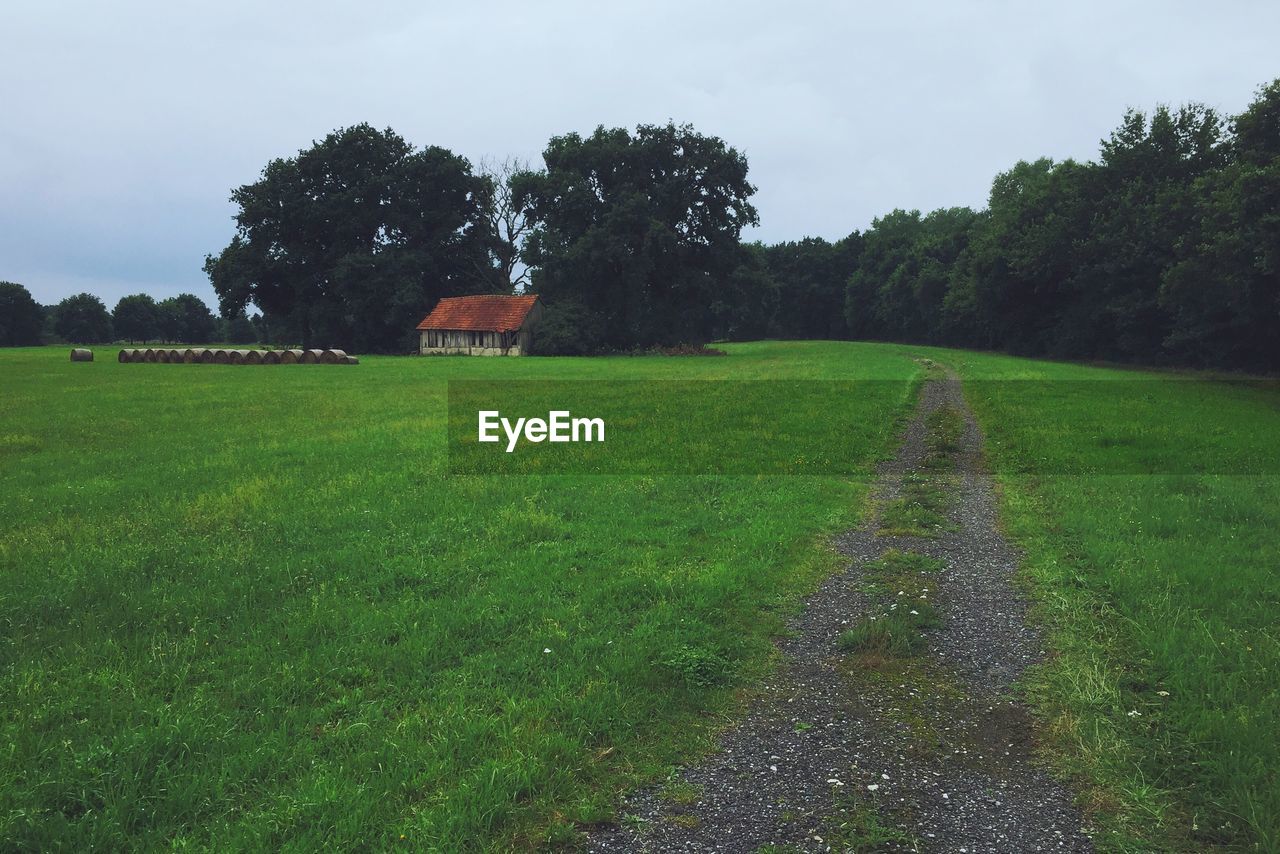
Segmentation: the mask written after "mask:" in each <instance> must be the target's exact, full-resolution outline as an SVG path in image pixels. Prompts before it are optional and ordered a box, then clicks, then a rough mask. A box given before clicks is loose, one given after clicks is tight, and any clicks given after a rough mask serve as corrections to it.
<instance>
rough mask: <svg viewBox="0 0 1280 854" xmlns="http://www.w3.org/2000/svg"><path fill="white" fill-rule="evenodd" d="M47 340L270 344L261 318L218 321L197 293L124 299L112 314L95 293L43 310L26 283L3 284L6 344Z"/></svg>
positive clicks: (1, 338)
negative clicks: (160, 298)
mask: <svg viewBox="0 0 1280 854" xmlns="http://www.w3.org/2000/svg"><path fill="white" fill-rule="evenodd" d="M47 340H61V341H68V342H73V343H76V344H104V343H109V342H111V341H128V342H132V343H148V342H152V341H156V342H161V341H163V342H172V343H183V344H203V343H208V342H211V341H225V342H227V343H232V344H247V343H252V342H255V341H262V340H265V338H264V336H263V331H262V318H261V316H260V315H256V314H255V315H254V317H253V318H250V317H248V316H247V315H246V314H245V313H244V312H243V311H242V312H239V313H238V314H233V315H230V316H225V317H215V316H214V314H213V312H212V311H210V310H209V306H208V305H206V304H205V302H204V300H202V299H200V298H199V297H197V296H195V295H194V294H178V295H177V296H175V297H168V298H167V299H162V300H159V301H157V300H155V299H154V298H152V297H151V296H149V295H147V294H132V295H130V296H126V297H121V298H120V300H119V302H117V303H116V305H115V309H114V310H111V311H109V310H108V309H107V306H106V304H105V303H103V301H102V300H101V299H99V298H98V297H96V296H94V295H93V294H89V293H80V294H75V295H73V296H69V297H67V298H66V299H64V300H62V301H61V302H59V303H58V304H57V305H51V306H43V305H40V304H39V303H37V302H36V301H35V299H34V298H33V297H32V296H31V293H30V291H28V290H27V289H26V288H25V287H23V286H22V285H19V284H16V283H14V282H0V346H3V347H28V346H35V345H39V344H42V343H44V342H45V341H47Z"/></svg>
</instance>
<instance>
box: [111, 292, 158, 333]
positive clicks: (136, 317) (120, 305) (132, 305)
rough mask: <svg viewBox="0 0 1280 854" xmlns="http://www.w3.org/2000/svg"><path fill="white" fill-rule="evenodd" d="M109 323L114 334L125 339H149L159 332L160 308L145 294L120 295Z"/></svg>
mask: <svg viewBox="0 0 1280 854" xmlns="http://www.w3.org/2000/svg"><path fill="white" fill-rule="evenodd" d="M111 323H112V326H113V327H114V329H115V333H116V335H118V336H119V337H121V338H123V339H125V340H126V341H151V340H153V339H155V338H156V336H157V335H159V333H160V309H159V307H158V306H157V305H156V301H155V300H154V299H152V298H151V297H150V296H148V295H147V294H134V295H132V296H127V297H121V298H120V301H119V302H117V303H116V308H115V311H113V312H112V313H111Z"/></svg>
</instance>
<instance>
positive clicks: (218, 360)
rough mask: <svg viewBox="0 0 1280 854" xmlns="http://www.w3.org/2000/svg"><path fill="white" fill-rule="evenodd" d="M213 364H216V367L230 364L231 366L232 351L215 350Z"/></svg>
mask: <svg viewBox="0 0 1280 854" xmlns="http://www.w3.org/2000/svg"><path fill="white" fill-rule="evenodd" d="M213 362H214V364H216V365H229V364H231V351H229V350H214V351H213Z"/></svg>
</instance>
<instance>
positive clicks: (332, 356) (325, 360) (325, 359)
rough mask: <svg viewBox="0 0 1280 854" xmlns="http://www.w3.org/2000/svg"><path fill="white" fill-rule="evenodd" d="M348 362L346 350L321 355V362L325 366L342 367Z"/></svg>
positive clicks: (326, 352) (329, 351)
mask: <svg viewBox="0 0 1280 854" xmlns="http://www.w3.org/2000/svg"><path fill="white" fill-rule="evenodd" d="M346 361H347V351H346V350H325V351H324V352H323V353H321V354H320V362H321V363H322V364H325V365H340V364H343V363H345V362H346Z"/></svg>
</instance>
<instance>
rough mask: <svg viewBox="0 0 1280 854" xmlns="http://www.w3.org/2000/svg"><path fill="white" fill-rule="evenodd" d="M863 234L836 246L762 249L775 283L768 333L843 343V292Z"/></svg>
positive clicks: (808, 243) (815, 242)
mask: <svg viewBox="0 0 1280 854" xmlns="http://www.w3.org/2000/svg"><path fill="white" fill-rule="evenodd" d="M861 245H862V235H861V234H859V233H858V232H856V231H855V232H854V233H853V234H850V235H849V236H848V237H846V238H844V239H842V240H839V241H837V242H835V243H828V242H827V241H825V240H823V239H822V238H820V237H806V238H804V239H803V240H801V241H799V242H788V243H779V244H776V245H774V246H770V247H768V248H767V249H766V250H765V255H766V258H767V259H768V264H769V274H770V275H771V276H772V277H773V279H774V281H775V282H777V283H778V286H779V289H780V294H779V301H778V310H777V313H776V316H775V317H774V319H773V324H772V327H771V330H770V331H771V334H773V335H777V336H778V337H780V338H844V337H846V336H847V335H848V326H847V324H846V323H845V314H844V301H845V288H846V287H847V284H848V282H849V277H850V276H852V275H853V271H854V269H855V268H856V267H857V260H858V255H859V250H860V249H861Z"/></svg>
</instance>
